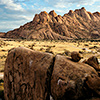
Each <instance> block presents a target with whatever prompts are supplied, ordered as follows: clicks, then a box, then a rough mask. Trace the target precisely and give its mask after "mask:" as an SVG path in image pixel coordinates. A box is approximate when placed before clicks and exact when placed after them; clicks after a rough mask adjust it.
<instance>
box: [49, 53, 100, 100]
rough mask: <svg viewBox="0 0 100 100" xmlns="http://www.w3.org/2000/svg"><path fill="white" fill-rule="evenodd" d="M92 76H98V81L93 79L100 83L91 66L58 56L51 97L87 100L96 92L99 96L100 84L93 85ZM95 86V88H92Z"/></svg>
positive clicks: (66, 99) (63, 99)
mask: <svg viewBox="0 0 100 100" xmlns="http://www.w3.org/2000/svg"><path fill="white" fill-rule="evenodd" d="M92 76H96V79H95V77H94V78H93V79H94V80H96V82H97V79H98V80H99V81H100V79H99V77H98V74H97V72H96V70H95V69H94V68H92V67H91V66H89V65H87V64H84V63H80V62H73V61H71V60H69V59H67V57H64V56H60V55H57V56H56V57H55V63H54V69H53V73H52V78H51V96H52V97H53V98H54V100H83V99H84V100H85V98H89V97H92V93H94V91H95V92H96V93H97V94H99V90H98V89H97V88H99V86H100V83H99V82H98V83H97V84H96V83H94V82H95V81H94V82H93V83H92V80H90V78H88V77H92ZM87 78H88V79H87ZM88 83H90V84H91V87H90V86H89V88H87V85H88ZM86 84H87V85H86ZM93 84H94V85H95V87H93V88H92V86H93ZM90 88H92V90H93V91H92V93H90V90H89V89H90ZM99 96H100V95H99Z"/></svg>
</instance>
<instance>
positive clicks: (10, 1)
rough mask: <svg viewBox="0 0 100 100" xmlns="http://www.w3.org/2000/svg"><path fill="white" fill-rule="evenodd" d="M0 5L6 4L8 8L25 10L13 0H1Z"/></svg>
mask: <svg viewBox="0 0 100 100" xmlns="http://www.w3.org/2000/svg"><path fill="white" fill-rule="evenodd" d="M0 5H4V7H5V8H6V9H10V10H23V8H22V7H21V5H20V4H16V3H14V1H13V0H1V1H0Z"/></svg>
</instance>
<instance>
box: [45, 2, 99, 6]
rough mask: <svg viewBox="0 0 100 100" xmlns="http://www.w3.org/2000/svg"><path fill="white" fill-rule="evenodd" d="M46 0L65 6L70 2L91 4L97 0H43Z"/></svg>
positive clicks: (51, 3) (55, 4)
mask: <svg viewBox="0 0 100 100" xmlns="http://www.w3.org/2000/svg"><path fill="white" fill-rule="evenodd" d="M45 1H48V2H47V3H48V4H50V5H52V6H55V7H60V8H61V7H62V8H63V7H66V6H68V5H70V4H78V5H92V4H94V3H95V2H96V1H99V0H91V1H90V0H59V1H58V0H45Z"/></svg>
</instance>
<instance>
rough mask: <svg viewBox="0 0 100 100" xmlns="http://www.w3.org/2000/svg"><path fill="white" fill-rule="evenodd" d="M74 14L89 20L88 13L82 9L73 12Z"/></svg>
mask: <svg viewBox="0 0 100 100" xmlns="http://www.w3.org/2000/svg"><path fill="white" fill-rule="evenodd" d="M75 13H77V14H78V15H79V16H81V17H84V18H85V19H86V20H91V17H90V16H89V14H88V12H87V11H86V9H85V8H84V7H82V8H81V9H77V10H75Z"/></svg>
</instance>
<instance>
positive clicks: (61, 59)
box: [4, 47, 100, 100]
mask: <svg viewBox="0 0 100 100" xmlns="http://www.w3.org/2000/svg"><path fill="white" fill-rule="evenodd" d="M99 88H100V78H99V76H98V73H97V72H96V70H95V69H94V68H93V67H92V66H89V65H87V64H84V63H80V62H73V61H71V60H70V59H69V58H67V57H65V56H61V55H56V56H53V54H50V53H42V52H37V51H32V50H30V49H27V48H23V47H18V48H13V49H12V50H10V51H9V53H8V56H7V59H6V64H5V70H4V95H5V99H6V100H31V99H32V100H50V99H51V100H83V99H84V100H85V99H88V100H89V98H90V99H91V98H92V97H98V96H100V90H99Z"/></svg>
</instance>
